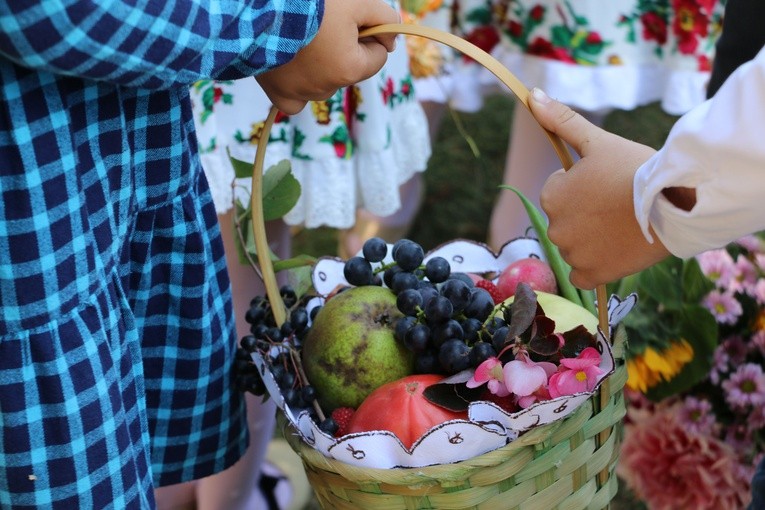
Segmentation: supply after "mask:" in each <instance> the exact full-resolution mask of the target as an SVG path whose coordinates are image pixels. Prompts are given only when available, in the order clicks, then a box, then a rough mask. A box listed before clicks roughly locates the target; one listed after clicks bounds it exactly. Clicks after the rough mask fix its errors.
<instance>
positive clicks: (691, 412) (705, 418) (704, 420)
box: [677, 397, 715, 434]
mask: <svg viewBox="0 0 765 510" xmlns="http://www.w3.org/2000/svg"><path fill="white" fill-rule="evenodd" d="M677 419H678V421H679V422H680V423H681V424H682V425H683V426H685V427H686V428H687V429H688V432H694V433H697V434H711V433H712V431H713V429H714V427H715V415H714V413H713V412H712V404H710V403H709V401H708V400H704V399H698V398H696V397H686V398H685V400H683V403H682V406H681V407H680V411H679V413H678V416H677Z"/></svg>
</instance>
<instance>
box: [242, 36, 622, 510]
mask: <svg viewBox="0 0 765 510" xmlns="http://www.w3.org/2000/svg"><path fill="white" fill-rule="evenodd" d="M384 33H397V34H407V35H415V36H421V37H427V38H429V39H432V40H434V41H437V42H440V43H443V44H446V45H448V46H451V47H452V48H454V49H456V50H459V51H461V52H462V53H463V54H465V55H467V56H469V57H471V58H473V59H474V60H476V61H477V62H478V63H480V64H482V65H483V66H485V67H486V68H487V69H488V70H490V71H491V72H492V73H493V74H494V75H495V76H497V78H499V79H500V80H501V81H502V82H503V83H505V85H507V87H508V88H510V90H511V91H512V92H513V93H514V94H515V95H516V96H517V98H518V100H519V102H520V103H521V104H523V105H524V106H526V107H527V108H528V95H529V91H528V90H527V89H526V88H525V87H524V86H523V84H522V83H521V82H520V81H519V80H518V79H517V78H515V76H513V75H512V73H510V71H508V70H507V69H506V68H504V67H503V66H502V65H501V64H500V63H499V62H498V61H497V60H496V59H494V58H493V57H491V56H490V55H489V54H488V53H486V52H485V51H483V50H481V49H479V48H477V47H476V46H474V45H472V44H470V43H468V42H467V41H465V40H463V39H460V38H459V37H457V36H454V35H453V34H450V33H446V32H441V31H439V30H435V29H431V28H428V27H423V26H419V25H382V26H378V27H374V28H372V29H369V30H367V31H365V32H364V33H363V34H362V35H375V34H384ZM276 113H277V111H276V109H272V110H271V112H270V114H269V117H268V119H267V120H266V123H265V126H264V128H263V134H262V137H261V139H268V134H269V132H270V129H271V126H272V124H273V121H274V118H275V117H276ZM546 134H547V136H548V138H549V140H550V142H551V144H552V146H553V148H554V149H555V151H556V153H557V154H558V157H559V158H560V160H561V163H562V165H563V167H564V168H566V169H568V168H569V167H570V166H571V165H572V164H573V160H572V158H571V155H570V153H569V152H568V150H567V148H566V146H565V144H564V143H563V142H562V140H560V138H558V137H557V136H555V135H554V134H552V133H550V132H546ZM265 146H266V144H259V145H258V148H257V153H256V157H255V163H254V167H253V176H252V199H251V206H252V214H253V221H252V225H253V232H254V235H255V245H256V250H257V253H258V262H259V264H260V268H261V272H262V276H263V280H264V284H265V287H266V293H267V296H268V299H269V301H270V302H271V307H272V310H273V313H274V317H275V319H276V322H277V323H278V324H281V323H282V322H284V320H285V318H286V311H285V308H284V306H283V302H282V301H281V297H280V295H279V289H278V284H277V283H276V276H275V274H274V269H273V264H272V262H271V259H270V258H269V256H268V254H269V250H268V243H267V240H266V236H265V224H264V221H263V209H262V195H261V191H262V185H261V181H262V173H263V162H264V158H265ZM596 295H597V299H598V318H599V324H600V328H601V330H602V331H604V332H606V334H607V332H608V331H609V326H608V312H607V309H606V303H607V296H606V291H605V287H603V286H600V287H598V288H597V290H596ZM619 336H620V335H615V337H619ZM612 341H613V339H612ZM613 354H614V358H615V360H616V367H615V371H614V373H613V374H612V375H611V376H609V377H608V378H607V379H606V380H604V381H603V383H602V384H601V386H600V388H599V390H598V391H597V393H596V394H595V395H594V396H593V397H591V398H590V399H589V400H587V402H586V403H585V404H583V405H581V406H580V407H579V408H578V409H577V410H576V411H575V412H573V413H572V414H571V415H569V416H568V417H566V418H565V419H563V420H560V421H557V422H554V423H551V424H549V425H544V426H540V427H536V428H534V429H531V430H529V431H527V432H525V433H523V434H522V435H521V436H520V437H519V438H518V439H516V440H515V441H513V442H511V443H509V444H508V445H507V446H504V447H502V448H499V449H497V450H494V451H491V452H488V453H485V454H483V455H479V456H476V457H473V458H471V459H469V460H466V461H462V462H457V463H453V464H442V465H435V466H429V467H423V468H400V469H373V468H361V467H357V466H351V465H349V464H346V463H343V462H340V461H337V460H334V459H330V458H328V457H326V456H324V455H323V454H322V453H320V452H318V451H317V450H315V449H314V448H312V447H311V446H309V445H308V444H306V443H305V442H303V441H302V440H301V438H300V437H299V436H298V435H297V434H295V433H293V432H294V431H292V430H291V429H290V427H289V426H286V428H285V436H286V438H287V440H288V442H289V443H290V445H291V446H292V448H293V449H294V450H295V451H296V452H297V453H298V455H299V456H300V458H301V459H302V461H303V465H304V467H305V470H306V474H307V476H308V480H309V481H310V483H311V486H312V487H313V489H314V491H315V493H316V496H317V498H318V500H319V502H320V504H321V506H322V508H324V509H326V510H345V509H347V510H359V509H373V510H415V509H455V510H456V509H460V510H462V509H487V510H500V509H538V510H549V509H570V510H575V509H585V508H586V509H600V508H607V507H608V506H609V504H610V501H611V500H612V499H613V497H614V495H615V494H616V491H617V481H616V475H615V473H614V470H615V467H616V463H617V460H618V454H619V444H620V433H621V423H622V418H623V417H624V414H625V404H624V398H623V393H622V389H623V387H624V384H625V383H626V380H627V369H626V366H625V364H624V350H623V345H622V340H618V339H617V340H615V341H613Z"/></svg>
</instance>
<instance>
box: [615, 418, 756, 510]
mask: <svg viewBox="0 0 765 510" xmlns="http://www.w3.org/2000/svg"><path fill="white" fill-rule="evenodd" d="M677 411H678V410H677V408H676V407H669V406H668V407H665V408H662V409H660V410H658V411H657V412H656V414H653V415H650V416H648V417H647V418H646V419H645V420H642V421H640V422H636V423H633V424H632V425H629V426H627V427H626V428H625V437H624V443H623V445H622V449H621V457H620V461H619V464H618V468H617V469H618V472H619V474H620V475H621V476H622V478H623V479H624V480H625V482H626V483H627V485H628V486H629V487H630V488H631V489H632V491H633V492H634V493H635V495H636V496H637V497H638V498H640V499H641V500H643V501H645V502H646V504H647V506H648V507H649V508H651V509H652V510H677V509H679V508H689V509H690V508H693V509H694V510H719V509H739V508H746V506H747V504H748V503H749V500H750V497H751V496H750V480H751V478H741V477H739V476H737V474H738V473H739V472H740V470H739V469H738V461H737V459H736V456H735V454H734V452H733V450H731V448H730V447H728V446H727V445H726V444H725V443H723V442H721V441H719V440H718V439H715V438H714V437H710V436H706V435H703V434H695V433H691V432H689V431H688V430H687V428H686V427H685V426H684V425H683V424H681V423H679V421H678V419H677Z"/></svg>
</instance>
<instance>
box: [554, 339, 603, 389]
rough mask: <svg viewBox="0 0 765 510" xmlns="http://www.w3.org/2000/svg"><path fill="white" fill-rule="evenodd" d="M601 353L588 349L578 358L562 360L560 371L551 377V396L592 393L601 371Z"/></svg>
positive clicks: (591, 348)
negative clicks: (583, 392)
mask: <svg viewBox="0 0 765 510" xmlns="http://www.w3.org/2000/svg"><path fill="white" fill-rule="evenodd" d="M599 365H600V353H599V352H598V351H597V349H594V348H593V347H587V348H586V349H584V350H583V351H582V352H580V353H579V356H577V357H576V358H562V359H561V360H560V366H559V367H558V371H557V372H556V373H555V374H553V376H552V377H550V384H549V386H548V389H549V390H550V396H551V397H552V398H556V397H560V396H561V395H573V394H574V393H579V392H582V391H592V390H593V388H595V383H597V381H598V376H599V375H600V374H602V373H603V370H601V369H600V367H599Z"/></svg>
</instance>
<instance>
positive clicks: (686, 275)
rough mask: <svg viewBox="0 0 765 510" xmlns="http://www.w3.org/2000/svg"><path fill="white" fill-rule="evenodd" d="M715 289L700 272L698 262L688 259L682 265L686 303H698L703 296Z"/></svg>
mask: <svg viewBox="0 0 765 510" xmlns="http://www.w3.org/2000/svg"><path fill="white" fill-rule="evenodd" d="M714 288H715V285H714V283H712V281H711V280H709V279H708V278H707V277H706V276H704V273H703V272H702V271H701V266H700V265H699V261H698V260H696V259H688V260H686V261H685V263H684V264H683V290H684V291H685V296H683V299H684V300H685V302H686V303H699V302H700V301H701V300H702V298H703V297H704V296H706V295H707V294H709V292H710V291H712V289H714Z"/></svg>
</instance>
